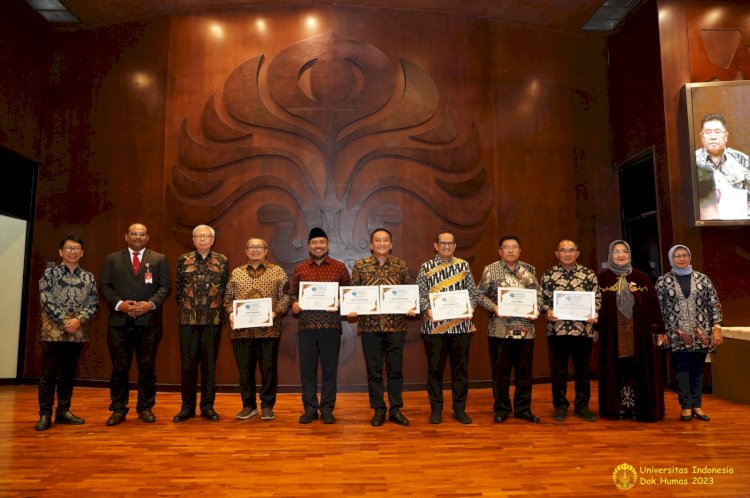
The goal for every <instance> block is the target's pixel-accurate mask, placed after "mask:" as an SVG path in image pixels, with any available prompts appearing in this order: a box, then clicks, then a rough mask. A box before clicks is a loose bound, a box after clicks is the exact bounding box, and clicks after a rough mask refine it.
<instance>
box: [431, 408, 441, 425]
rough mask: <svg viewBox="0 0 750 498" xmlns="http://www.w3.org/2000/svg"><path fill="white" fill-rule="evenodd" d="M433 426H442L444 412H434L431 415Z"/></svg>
mask: <svg viewBox="0 0 750 498" xmlns="http://www.w3.org/2000/svg"><path fill="white" fill-rule="evenodd" d="M430 423H431V424H442V423H443V412H442V411H441V410H432V413H430Z"/></svg>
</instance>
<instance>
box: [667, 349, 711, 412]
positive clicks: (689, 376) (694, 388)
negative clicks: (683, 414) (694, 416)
mask: <svg viewBox="0 0 750 498" xmlns="http://www.w3.org/2000/svg"><path fill="white" fill-rule="evenodd" d="M705 364H706V353H703V352H699V351H675V352H673V353H672V368H673V369H674V378H675V381H676V382H677V399H678V400H679V401H680V406H681V407H682V409H683V410H688V409H691V408H700V407H701V399H702V397H703V368H704V367H705Z"/></svg>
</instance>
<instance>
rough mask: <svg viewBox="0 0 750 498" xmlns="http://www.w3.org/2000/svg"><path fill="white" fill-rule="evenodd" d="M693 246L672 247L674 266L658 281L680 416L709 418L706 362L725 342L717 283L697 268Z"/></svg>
mask: <svg viewBox="0 0 750 498" xmlns="http://www.w3.org/2000/svg"><path fill="white" fill-rule="evenodd" d="M691 256H692V255H691V254H690V249H688V248H687V246H683V245H676V246H674V247H673V248H671V249H670V250H669V264H670V265H671V266H672V270H671V271H669V272H667V273H665V274H664V275H662V276H661V277H659V280H657V281H656V293H657V294H658V296H659V302H660V304H661V310H662V314H663V315H664V323H665V325H666V328H667V334H668V336H669V345H670V349H671V350H672V368H673V369H674V376H675V380H676V381H677V399H678V400H679V402H680V406H681V407H682V413H681V414H680V420H682V421H683V422H690V420H692V419H693V418H697V419H698V420H702V421H704V422H708V421H709V420H710V418H709V417H708V415H706V414H705V413H704V412H703V409H702V408H701V396H702V394H703V366H704V364H705V362H706V355H707V354H708V353H713V352H714V351H716V346H718V345H719V344H721V343H722V341H723V340H722V337H721V304H719V297H718V296H717V295H716V289H714V285H713V283H712V282H711V279H709V278H708V277H707V276H706V275H704V274H703V273H700V272H697V271H693V267H692V266H691V265H690V258H691Z"/></svg>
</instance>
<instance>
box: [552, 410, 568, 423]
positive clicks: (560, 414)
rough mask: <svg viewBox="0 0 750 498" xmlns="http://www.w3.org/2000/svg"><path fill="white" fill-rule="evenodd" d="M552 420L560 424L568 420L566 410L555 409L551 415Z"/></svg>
mask: <svg viewBox="0 0 750 498" xmlns="http://www.w3.org/2000/svg"><path fill="white" fill-rule="evenodd" d="M552 418H553V419H554V420H557V421H558V422H562V421H563V420H565V419H566V418H568V410H566V409H565V408H556V409H555V414H554V415H552Z"/></svg>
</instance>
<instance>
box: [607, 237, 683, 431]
mask: <svg viewBox="0 0 750 498" xmlns="http://www.w3.org/2000/svg"><path fill="white" fill-rule="evenodd" d="M607 266H608V269H607V270H604V271H603V272H601V273H600V274H599V275H597V279H598V281H599V287H600V288H601V292H602V306H601V309H600V311H599V323H598V324H597V330H598V332H599V341H600V344H601V350H600V368H599V415H600V416H602V417H609V418H618V417H619V418H620V419H623V418H633V419H635V420H640V421H644V422H655V421H657V420H661V419H662V418H664V382H663V379H662V366H661V365H662V360H661V356H662V354H661V351H660V350H659V349H658V346H665V345H666V344H667V343H668V339H667V336H666V334H665V333H664V321H663V319H662V316H661V310H660V308H659V299H658V297H657V295H656V290H655V289H654V285H653V283H652V282H651V279H650V278H649V276H648V275H646V274H645V273H643V272H641V271H638V270H636V269H634V268H633V267H632V265H631V258H630V246H629V245H628V243H627V242H625V241H624V240H615V241H614V242H612V243H611V244H610V245H609V258H608V261H607Z"/></svg>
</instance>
